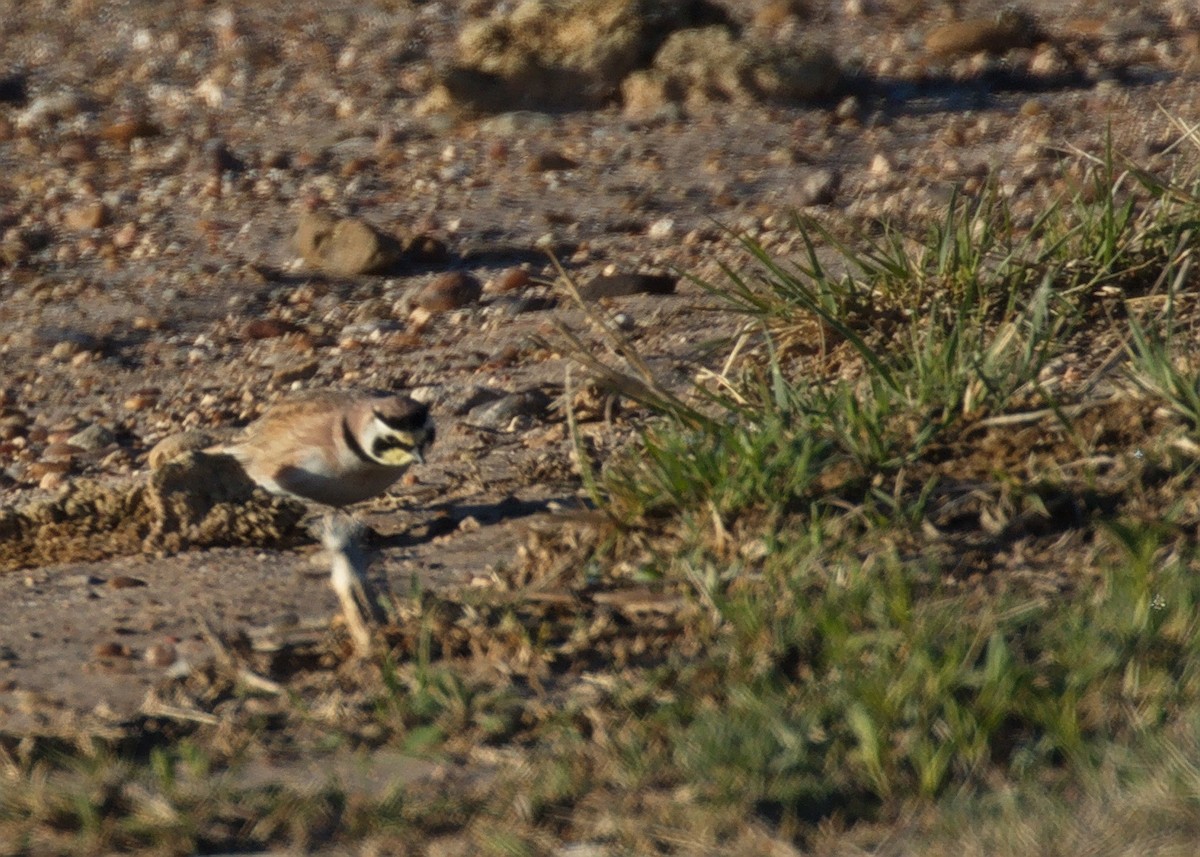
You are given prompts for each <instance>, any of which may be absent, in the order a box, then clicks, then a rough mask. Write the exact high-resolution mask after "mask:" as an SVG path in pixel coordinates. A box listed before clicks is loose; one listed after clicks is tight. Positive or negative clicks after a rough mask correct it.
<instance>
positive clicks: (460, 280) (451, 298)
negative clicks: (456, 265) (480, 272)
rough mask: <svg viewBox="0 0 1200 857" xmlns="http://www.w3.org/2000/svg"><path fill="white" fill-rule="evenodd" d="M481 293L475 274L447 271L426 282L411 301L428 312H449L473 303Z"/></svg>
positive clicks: (480, 286)
mask: <svg viewBox="0 0 1200 857" xmlns="http://www.w3.org/2000/svg"><path fill="white" fill-rule="evenodd" d="M482 293H483V286H482V284H480V282H479V280H478V278H476V277H475V276H473V275H471V274H468V273H466V272H464V271H448V272H447V273H445V274H441V275H439V276H437V277H435V278H434V279H433V280H432V281H430V282H429V283H427V284H426V285H425V286H424V287H423V288H422V289H421V290H420V291H419V292H417V295H416V297H415V298H414V300H413V302H414V304H415V305H416V306H417V307H419V308H420V309H423V310H425V311H426V312H429V313H439V312H449V311H450V310H455V309H459V308H461V307H464V306H467V305H468V304H472V303H474V302H475V301H477V300H479V296H480V295H481V294H482Z"/></svg>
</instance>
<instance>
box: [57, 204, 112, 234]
mask: <svg viewBox="0 0 1200 857" xmlns="http://www.w3.org/2000/svg"><path fill="white" fill-rule="evenodd" d="M108 222H109V216H108V209H107V208H106V207H105V205H104V203H103V202H100V201H99V200H96V201H94V202H85V203H84V204H83V205H79V206H76V207H75V208H69V209H67V211H66V213H64V214H63V224H64V225H65V226H66V227H67V228H68V229H72V230H74V231H76V232H82V231H86V230H89V229H99V228H100V227H101V226H106V225H108Z"/></svg>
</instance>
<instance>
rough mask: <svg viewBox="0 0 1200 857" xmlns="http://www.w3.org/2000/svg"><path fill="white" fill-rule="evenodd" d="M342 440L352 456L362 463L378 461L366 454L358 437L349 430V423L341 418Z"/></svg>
mask: <svg viewBox="0 0 1200 857" xmlns="http://www.w3.org/2000/svg"><path fill="white" fill-rule="evenodd" d="M342 440H344V441H345V442H346V446H348V447H349V448H350V451H351V452H353V453H354V457H355V458H357V459H358V460H359V461H361V462H363V463H364V464H377V463H378V462H376V461H375V459H373V458H371V456H369V455H367V452H366V450H364V449H363V448H362V446H361V445H360V444H359V442H358V439H357V438H355V437H354V432H352V431H350V425H349V423H347V422H346V420H345V418H344V417H343V418H342Z"/></svg>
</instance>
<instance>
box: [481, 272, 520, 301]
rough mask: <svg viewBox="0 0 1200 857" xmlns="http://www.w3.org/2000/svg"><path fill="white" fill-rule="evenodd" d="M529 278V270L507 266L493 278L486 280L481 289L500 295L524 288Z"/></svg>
mask: <svg viewBox="0 0 1200 857" xmlns="http://www.w3.org/2000/svg"><path fill="white" fill-rule="evenodd" d="M529 280H530V276H529V272H528V271H526V270H525V269H524V268H508V269H507V270H505V271H504V272H503V273H501V274H500V275H499V276H498V277H496V278H495V279H492V280H488V282H487V283H486V284H485V285H484V287H483V290H484V291H485V292H487V293H488V294H494V295H502V294H505V293H507V292H515V291H517V290H518V289H523V288H525V287H526V286H528V285H529Z"/></svg>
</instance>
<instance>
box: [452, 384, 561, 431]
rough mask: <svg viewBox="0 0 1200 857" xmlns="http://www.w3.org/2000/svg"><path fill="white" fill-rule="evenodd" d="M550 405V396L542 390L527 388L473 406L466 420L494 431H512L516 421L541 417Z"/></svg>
mask: <svg viewBox="0 0 1200 857" xmlns="http://www.w3.org/2000/svg"><path fill="white" fill-rule="evenodd" d="M549 407H550V397H549V396H547V395H546V394H545V393H543V392H542V391H541V390H538V389H533V390H525V391H523V392H520V393H512V394H510V395H508V396H505V397H504V398H502V399H499V400H497V401H495V402H489V403H487V404H484V405H479V406H477V407H474V408H472V409H471V410H470V411H469V412H468V413H467V417H466V422H468V423H470V424H471V425H473V426H477V427H479V428H486V429H492V430H493V431H512V430H513V428H514V423H519V422H521V421H523V420H524V421H532V420H534V419H540V418H541V417H542V416H543V415H544V414H545V413H546V409H547V408H549Z"/></svg>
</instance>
